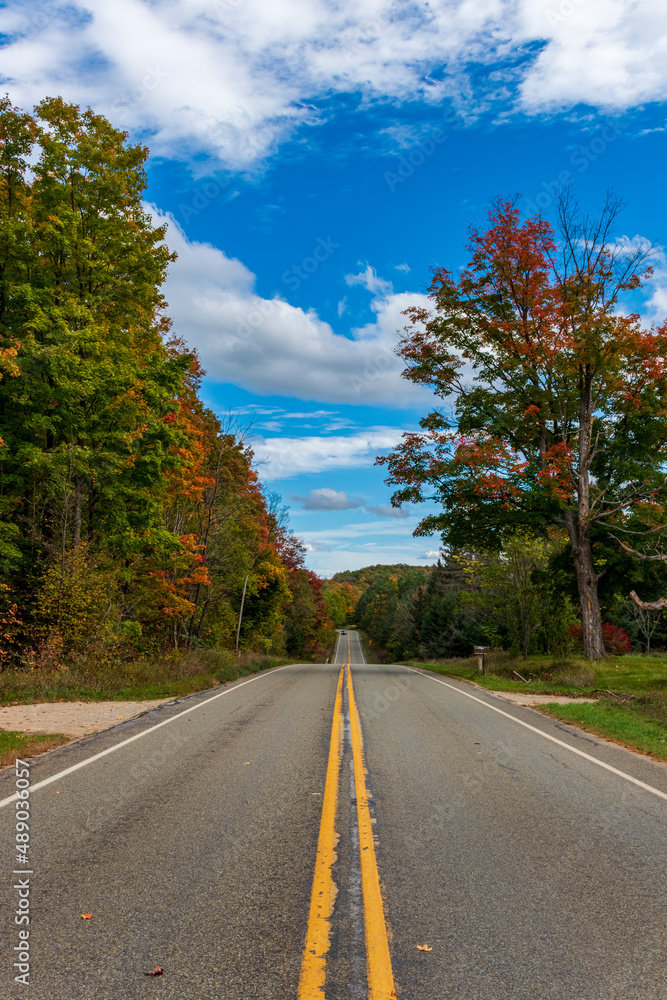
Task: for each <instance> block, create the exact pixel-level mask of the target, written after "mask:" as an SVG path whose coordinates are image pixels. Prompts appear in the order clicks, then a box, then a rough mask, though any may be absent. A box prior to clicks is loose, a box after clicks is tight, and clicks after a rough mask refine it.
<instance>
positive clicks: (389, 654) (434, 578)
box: [324, 535, 667, 662]
mask: <svg viewBox="0 0 667 1000" xmlns="http://www.w3.org/2000/svg"><path fill="white" fill-rule="evenodd" d="M635 583H636V584H637V585H638V586H641V585H644V586H646V585H647V584H648V585H649V586H653V587H656V586H657V587H658V589H659V588H660V587H662V588H663V589H667V573H666V572H665V570H664V568H663V564H660V567H659V568H658V569H656V568H655V567H652V569H651V575H650V576H649V573H648V572H647V571H646V569H644V570H643V572H642V570H639V571H638V572H637V576H636V577H635ZM624 584H625V585H626V586H627V579H626V578H624V577H623V576H621V575H620V574H619V573H618V572H617V573H616V574H612V573H610V578H609V587H605V588H603V589H602V592H601V593H602V602H603V609H604V622H603V634H604V639H605V646H606V647H607V650H608V653H609V654H611V655H617V656H618V655H623V654H626V653H630V652H634V653H647V652H651V651H657V650H664V649H667V619H666V616H665V615H664V613H662V612H661V611H646V610H644V609H642V608H641V607H638V606H637V605H636V604H635V603H634V602H633V601H632V600H631V599H630V598H629V597H628V596H627V594H625V593H624V592H623V589H622V588H623V585H624ZM341 587H346V588H349V591H348V592H349V593H350V596H351V597H352V598H354V597H356V603H353V602H352V601H350V604H349V605H348V614H347V616H344V615H343V616H341V617H337V618H335V619H334V620H335V621H336V624H337V625H345V624H356V625H357V626H358V627H359V628H361V629H363V631H364V632H365V633H366V635H367V637H368V638H369V640H370V642H371V645H372V647H373V657H374V660H375V661H376V662H394V661H397V660H425V661H431V660H443V659H452V658H465V657H469V656H470V655H471V653H472V650H473V646H476V645H484V646H488V647H490V648H493V649H504V650H506V651H507V652H508V653H509V654H512V655H513V656H515V657H517V658H519V659H527V658H528V657H529V656H533V655H538V656H539V655H540V654H543V655H548V656H550V657H551V658H552V659H553V660H556V661H559V660H562V661H566V660H567V658H568V657H575V658H576V657H577V656H581V655H582V653H583V637H582V630H581V624H580V618H579V614H578V607H577V586H576V577H575V574H574V572H573V570H572V568H571V564H570V562H569V560H568V553H567V545H566V542H565V541H564V540H562V539H561V540H560V541H557V540H550V539H547V540H543V539H536V538H534V537H531V536H529V535H516V536H514V537H513V538H512V539H511V540H510V541H508V542H507V543H506V545H505V547H504V549H503V551H502V552H501V553H497V554H494V553H488V552H486V553H483V552H481V553H469V552H463V551H454V552H444V551H443V553H442V556H441V558H440V559H439V560H438V562H437V564H436V565H435V566H429V567H418V566H408V565H395V566H389V565H387V566H369V567H366V568H364V569H361V570H356V571H354V572H345V573H337V574H336V575H335V576H334V577H332V579H331V580H330V581H329V580H327V581H325V584H324V597H325V600H326V601H327V606H329V609H330V614H331V615H332V617H334V614H335V612H334V610H333V607H332V604H333V602H332V595H335V594H337V593H338V590H339V588H341ZM352 588H354V593H352ZM330 602H332V604H331V605H330Z"/></svg>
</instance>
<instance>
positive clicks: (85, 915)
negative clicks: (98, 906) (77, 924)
mask: <svg viewBox="0 0 667 1000" xmlns="http://www.w3.org/2000/svg"><path fill="white" fill-rule="evenodd" d="M81 919H82V920H92V919H93V915H92V913H82V914H81Z"/></svg>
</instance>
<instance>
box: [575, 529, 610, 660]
mask: <svg viewBox="0 0 667 1000" xmlns="http://www.w3.org/2000/svg"><path fill="white" fill-rule="evenodd" d="M567 530H568V534H569V536H570V542H571V543H572V554H573V557H574V567H575V569H576V571H577V586H578V589H579V604H580V605H581V625H582V628H583V639H584V656H586V657H587V658H588V659H589V660H599V659H600V658H601V657H603V656H605V655H606V653H605V648H604V641H603V639H602V614H601V612H600V602H599V600H598V574H597V573H596V572H595V567H594V565H593V551H592V548H591V539H590V535H589V534H588V531H587V530H586V529H585V528H583V529H582V526H581V525H580V524H579V522H578V521H577V519H576V515H575V514H574V512H572V514H571V516H570V517H568V519H567Z"/></svg>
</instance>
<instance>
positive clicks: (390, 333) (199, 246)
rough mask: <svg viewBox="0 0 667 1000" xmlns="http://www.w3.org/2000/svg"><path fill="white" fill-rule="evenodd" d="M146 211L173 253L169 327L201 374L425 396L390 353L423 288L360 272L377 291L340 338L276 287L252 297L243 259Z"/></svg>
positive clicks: (337, 395)
mask: <svg viewBox="0 0 667 1000" xmlns="http://www.w3.org/2000/svg"><path fill="white" fill-rule="evenodd" d="M153 217H154V220H155V222H156V224H160V223H163V222H167V223H168V232H167V243H168V244H169V246H170V248H171V249H172V250H176V251H177V253H178V260H177V261H176V262H175V263H174V264H173V265H172V267H171V268H170V271H169V275H168V278H167V282H166V285H165V293H166V296H167V300H168V302H169V311H170V315H171V316H172V318H173V320H174V329H175V331H176V332H177V333H179V334H181V335H182V336H183V337H185V339H186V340H187V341H188V342H189V343H191V344H193V346H195V347H196V348H197V349H198V351H199V353H200V355H201V358H202V362H203V364H204V367H205V368H206V370H207V372H208V374H209V377H210V378H212V379H215V380H218V381H221V382H232V383H234V385H239V386H242V387H243V388H244V389H248V390H250V391H251V392H257V393H261V394H266V395H272V394H274V395H280V396H288V397H289V396H291V397H297V398H299V399H305V400H317V401H320V402H329V403H332V402H333V403H352V404H356V405H359V404H368V405H371V406H372V405H391V406H394V407H407V406H419V405H424V404H427V403H428V401H430V399H431V395H430V394H429V393H428V392H427V391H426V390H425V389H421V388H419V387H417V386H414V385H413V384H412V383H410V382H407V381H406V380H405V379H404V378H401V371H402V369H403V363H402V362H401V360H400V359H399V358H398V357H397V356H396V354H395V348H396V345H397V343H398V339H399V338H398V336H397V331H400V330H402V328H403V327H404V326H405V317H404V316H403V315H402V313H403V310H404V309H407V308H408V306H412V305H424V306H426V305H428V302H429V300H428V298H427V296H425V295H423V294H413V293H407V292H406V293H401V294H393V293H392V292H391V291H390V288H391V286H390V285H389V284H388V283H387V282H382V281H381V279H379V278H377V276H376V278H375V279H370V278H369V281H370V283H371V285H372V286H373V288H374V289H375V290H376V292H377V297H376V298H375V299H374V300H373V301H372V302H371V309H372V311H373V312H374V313H375V319H374V321H373V322H371V323H368V324H366V325H365V326H363V327H361V328H359V329H355V330H352V331H351V336H350V337H346V336H343V335H342V334H338V333H335V332H334V330H333V329H332V328H331V326H330V325H329V324H328V323H325V322H324V321H323V320H321V319H320V318H319V316H318V315H317V313H315V312H314V311H313V310H308V311H306V310H304V309H300V308H297V307H296V306H292V305H290V304H289V302H287V301H286V300H285V299H284V298H281V297H279V296H278V295H276V296H275V297H274V298H271V299H265V298H262V297H261V296H259V295H257V293H256V291H255V275H254V274H253V273H252V271H250V270H249V269H248V268H247V267H246V266H245V264H243V263H242V262H241V261H239V260H236V259H234V258H230V257H227V256H226V254H225V253H224V252H223V251H222V250H219V249H218V248H217V247H214V246H212V245H211V244H208V243H194V242H190V241H189V240H188V239H187V237H186V236H185V234H184V233H183V231H182V229H180V227H179V226H178V225H177V223H176V222H175V221H174V220H173V219H170V218H165V217H164V216H161V215H160V214H159V213H158V212H157V210H153ZM385 286H388V287H385ZM385 293H386V294H385Z"/></svg>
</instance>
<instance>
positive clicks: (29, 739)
mask: <svg viewBox="0 0 667 1000" xmlns="http://www.w3.org/2000/svg"><path fill="white" fill-rule="evenodd" d="M63 743H69V739H68V738H67V736H63V735H62V734H61V733H55V734H53V735H49V736H44V735H41V734H39V735H37V734H35V733H15V732H9V731H7V730H3V729H0V767H8V766H10V765H11V764H13V763H14V761H15V760H16V758H17V757H18V758H19V759H23V760H26V759H27V758H28V757H34V756H35V755H36V754H38V753H44V751H45V750H51V749H52V748H53V747H59V746H62V744H63Z"/></svg>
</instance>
